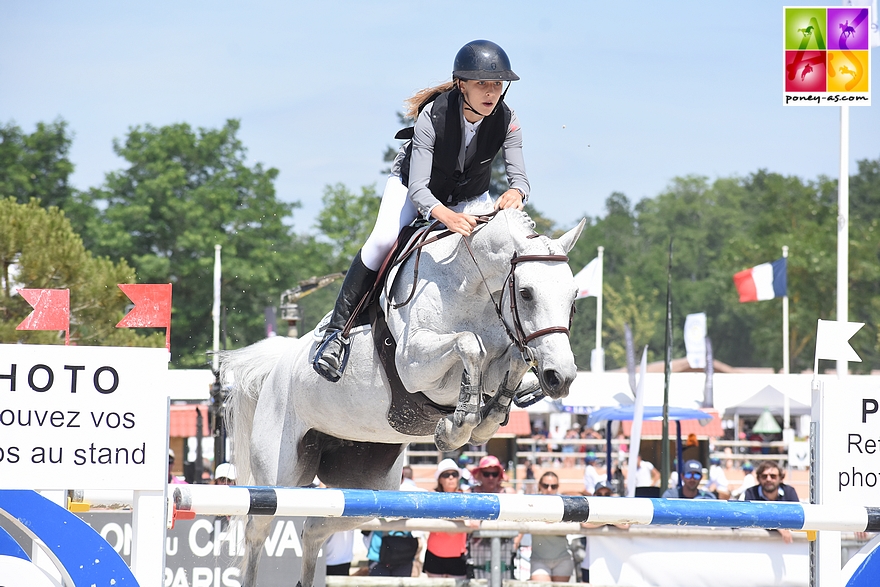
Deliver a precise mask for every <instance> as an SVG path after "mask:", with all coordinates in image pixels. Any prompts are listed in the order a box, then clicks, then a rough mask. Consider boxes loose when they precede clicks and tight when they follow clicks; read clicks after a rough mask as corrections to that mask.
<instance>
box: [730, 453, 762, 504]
mask: <svg viewBox="0 0 880 587" xmlns="http://www.w3.org/2000/svg"><path fill="white" fill-rule="evenodd" d="M742 470H743V473H745V475H744V476H743V480H742V484H741V485H740V486H739V487H737V488H736V489H734V490H733V491H731V492H730V496H731V497H732V498H733V499H739V500H742V499H743V496H744V495H745V493H746V489H748V488H749V487H754V486H755V485H757V484H758V480H757V479H755V474H754V470H755V467H754V466H753V465H752V463H751V462H749V461H746V462H744V463H743V466H742Z"/></svg>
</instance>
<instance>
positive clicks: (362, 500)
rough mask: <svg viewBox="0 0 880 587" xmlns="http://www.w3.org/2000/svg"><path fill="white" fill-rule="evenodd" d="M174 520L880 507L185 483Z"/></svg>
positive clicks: (876, 514) (591, 515)
mask: <svg viewBox="0 0 880 587" xmlns="http://www.w3.org/2000/svg"><path fill="white" fill-rule="evenodd" d="M172 501H173V516H172V517H173V519H189V518H192V517H194V516H195V515H196V514H204V515H227V516H228V515H252V516H316V517H370V518H375V517H379V518H439V519H451V520H462V519H471V520H499V521H512V522H589V523H594V524H650V525H674V526H704V527H705V526H709V527H724V528H767V529H781V528H785V529H789V530H837V531H843V532H878V531H880V507H866V506H830V505H814V504H802V503H789V502H784V503H783V502H739V501H716V500H691V499H649V498H632V499H627V498H611V497H580V496H563V495H513V494H484V493H448V494H447V493H434V492H425V491H411V492H410V491H370V490H365V489H318V488H287V487H241V486H239V487H229V486H211V485H180V486H177V487H175V488H174V495H173V498H172Z"/></svg>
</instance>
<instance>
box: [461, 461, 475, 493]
mask: <svg viewBox="0 0 880 587" xmlns="http://www.w3.org/2000/svg"><path fill="white" fill-rule="evenodd" d="M469 464H471V459H470V457H469V456H467V455H466V454H464V453H461V454H460V455H458V470H459V471H460V472H461V477H460V478H459V481H458V486H459V487H460V488H461V490H462V491H467V490H469V489H470V488H471V486H472V485H473V484H474V477H473V475H471V472H470V471H468V469H467V466H468V465H469Z"/></svg>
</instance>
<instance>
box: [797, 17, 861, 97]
mask: <svg viewBox="0 0 880 587" xmlns="http://www.w3.org/2000/svg"><path fill="white" fill-rule="evenodd" d="M870 12H871V9H870V8H869V7H827V8H822V7H794V6H786V7H784V8H783V13H784V17H783V89H782V94H783V97H782V103H783V104H784V105H785V106H842V105H850V106H870V105H871V67H870V58H871V52H870V40H871V22H872V20H871V17H870V16H871V15H870Z"/></svg>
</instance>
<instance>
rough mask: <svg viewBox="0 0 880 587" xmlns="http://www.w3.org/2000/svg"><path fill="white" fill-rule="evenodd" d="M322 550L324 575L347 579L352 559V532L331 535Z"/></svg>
mask: <svg viewBox="0 0 880 587" xmlns="http://www.w3.org/2000/svg"><path fill="white" fill-rule="evenodd" d="M323 548H324V561H325V562H326V564H327V571H326V574H327V575H328V576H329V575H337V576H340V575H341V576H346V577H347V576H348V575H349V574H350V573H351V559H352V558H354V530H346V531H345V532H335V533H334V534H331V535H330V538H328V539H327V542H325V543H324V547H323Z"/></svg>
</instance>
